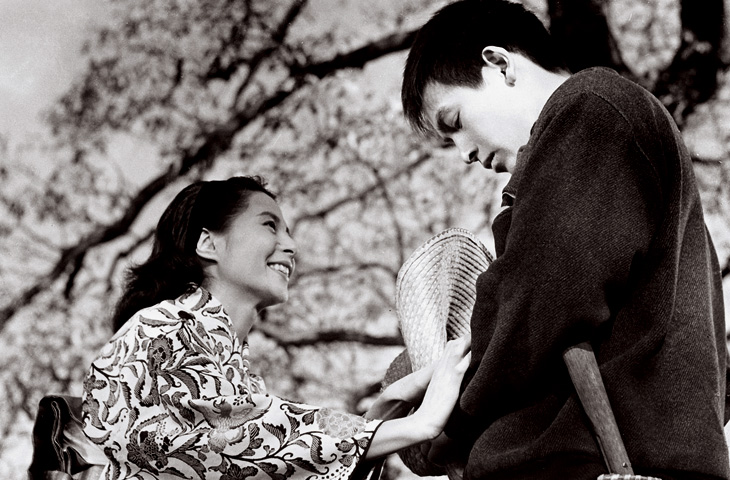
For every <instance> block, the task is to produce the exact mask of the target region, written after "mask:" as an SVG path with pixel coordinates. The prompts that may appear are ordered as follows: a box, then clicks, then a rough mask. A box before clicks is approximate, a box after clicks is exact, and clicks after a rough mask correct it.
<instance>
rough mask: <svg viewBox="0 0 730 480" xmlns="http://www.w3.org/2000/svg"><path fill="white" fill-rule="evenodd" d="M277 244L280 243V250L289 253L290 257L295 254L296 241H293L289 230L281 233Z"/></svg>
mask: <svg viewBox="0 0 730 480" xmlns="http://www.w3.org/2000/svg"><path fill="white" fill-rule="evenodd" d="M279 244H280V245H281V248H282V250H284V251H285V252H286V253H289V254H291V256H292V257H293V256H294V255H296V254H297V242H296V241H294V239H293V238H292V236H291V234H290V233H289V232H284V233H283V234H282V238H281V240H280V241H279Z"/></svg>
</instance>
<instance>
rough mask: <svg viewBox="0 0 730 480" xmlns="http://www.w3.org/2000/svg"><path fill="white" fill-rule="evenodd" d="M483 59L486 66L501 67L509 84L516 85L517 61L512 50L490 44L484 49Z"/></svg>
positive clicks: (501, 71) (500, 69)
mask: <svg viewBox="0 0 730 480" xmlns="http://www.w3.org/2000/svg"><path fill="white" fill-rule="evenodd" d="M482 60H484V63H485V66H486V67H492V68H496V69H499V71H500V73H501V74H502V75H503V76H504V81H505V83H507V85H509V86H514V84H515V83H516V81H517V73H516V71H515V61H514V58H513V56H512V54H511V53H510V52H508V51H507V50H505V49H504V48H502V47H495V46H493V45H490V46H488V47H484V49H483V50H482Z"/></svg>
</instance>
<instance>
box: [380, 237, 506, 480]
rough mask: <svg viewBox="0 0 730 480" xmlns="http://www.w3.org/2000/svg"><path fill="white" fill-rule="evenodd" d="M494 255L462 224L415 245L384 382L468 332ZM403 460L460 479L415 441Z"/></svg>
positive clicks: (402, 283) (400, 283) (426, 472)
mask: <svg viewBox="0 0 730 480" xmlns="http://www.w3.org/2000/svg"><path fill="white" fill-rule="evenodd" d="M492 260H493V258H492V255H491V254H490V253H489V251H488V250H487V249H486V247H485V246H484V244H482V242H481V241H480V240H479V239H478V238H477V237H476V236H474V234H472V233H471V232H470V231H468V230H465V229H463V228H449V229H447V230H444V231H443V232H441V233H439V234H437V235H435V236H433V237H431V238H430V239H428V240H427V241H426V242H425V243H424V244H423V245H421V246H420V247H418V248H417V249H416V250H415V251H414V252H413V253H412V254H411V256H410V257H408V259H407V260H406V262H405V263H404V264H403V266H402V267H401V269H400V270H399V272H398V277H397V279H396V294H395V305H396V314H397V315H398V323H399V326H400V329H401V333H402V335H403V340H404V342H405V344H406V350H404V351H403V352H402V353H401V354H400V355H398V356H397V357H396V358H395V360H394V361H393V363H391V365H390V367H389V368H388V371H387V372H386V374H385V378H384V380H383V386H384V387H386V386H388V385H390V384H391V383H393V382H394V381H396V380H398V379H399V378H401V377H404V376H405V375H408V374H409V373H411V372H412V371H414V370H418V369H420V368H423V367H425V366H427V365H430V364H431V363H433V362H434V361H435V360H437V359H438V358H440V357H441V355H442V353H443V352H444V349H445V347H446V342H447V340H452V339H454V338H458V337H461V336H463V335H464V334H466V333H468V332H469V330H470V329H469V323H470V320H471V311H472V309H473V308H474V302H475V301H476V281H477V277H478V276H479V274H481V273H482V272H484V271H485V270H486V269H487V267H488V266H489V264H490V263H491V262H492ZM399 456H400V457H401V459H402V460H403V463H404V464H405V465H406V466H407V467H408V468H409V469H410V470H411V471H412V472H413V473H415V474H417V475H420V476H435V475H446V474H448V476H449V477H450V478H451V479H452V480H455V479H458V478H460V475H459V474H458V473H455V469H458V466H447V467H446V468H444V467H442V466H439V465H435V464H433V463H431V462H429V461H428V458H426V457H425V455H424V452H422V451H421V449H420V448H419V446H414V447H410V448H407V449H405V450H401V451H400V452H399Z"/></svg>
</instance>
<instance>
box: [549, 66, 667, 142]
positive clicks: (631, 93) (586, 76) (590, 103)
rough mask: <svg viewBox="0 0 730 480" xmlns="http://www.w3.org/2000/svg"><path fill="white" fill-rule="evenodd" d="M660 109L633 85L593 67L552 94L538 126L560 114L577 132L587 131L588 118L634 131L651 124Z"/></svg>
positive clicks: (651, 98) (575, 76) (653, 98)
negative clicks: (643, 125)
mask: <svg viewBox="0 0 730 480" xmlns="http://www.w3.org/2000/svg"><path fill="white" fill-rule="evenodd" d="M662 108H663V107H662V106H661V104H660V103H659V101H658V100H657V99H656V98H655V97H654V96H653V95H652V94H651V93H649V92H648V91H647V90H646V89H644V88H643V87H641V86H640V85H638V84H636V83H635V82H633V81H631V80H629V79H627V78H624V77H622V76H621V75H619V74H618V73H617V72H616V71H614V70H611V69H609V68H605V67H592V68H588V69H586V70H582V71H580V72H577V73H574V74H573V75H571V76H570V77H569V78H568V79H567V80H566V81H565V82H564V83H563V84H562V85H561V86H560V87H559V88H558V89H557V90H556V91H555V92H554V93H553V95H552V96H551V97H550V99H549V100H548V102H547V103H546V104H545V107H544V108H543V111H542V113H541V118H539V119H538V124H541V125H542V126H543V127H547V125H548V124H549V123H551V122H552V121H553V120H555V118H556V117H560V116H561V114H563V115H565V116H567V120H569V121H570V122H571V123H572V124H574V125H576V127H580V128H586V127H590V125H591V124H592V122H591V121H590V120H591V118H595V117H601V118H603V119H606V118H614V119H615V120H616V121H617V122H622V123H624V124H625V126H626V127H627V128H629V129H633V128H635V127H636V126H637V123H638V124H641V123H645V122H651V119H652V118H654V117H655V116H656V115H657V113H658V112H659V111H660V110H661V109H662ZM617 126H618V125H617ZM538 128H539V127H538Z"/></svg>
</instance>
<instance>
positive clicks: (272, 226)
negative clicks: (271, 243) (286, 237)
mask: <svg viewBox="0 0 730 480" xmlns="http://www.w3.org/2000/svg"><path fill="white" fill-rule="evenodd" d="M264 225H265V226H267V227H271V229H272V230H274V231H276V223H275V222H274V221H273V220H269V221H268V222H265V223H264Z"/></svg>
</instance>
